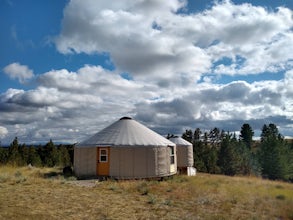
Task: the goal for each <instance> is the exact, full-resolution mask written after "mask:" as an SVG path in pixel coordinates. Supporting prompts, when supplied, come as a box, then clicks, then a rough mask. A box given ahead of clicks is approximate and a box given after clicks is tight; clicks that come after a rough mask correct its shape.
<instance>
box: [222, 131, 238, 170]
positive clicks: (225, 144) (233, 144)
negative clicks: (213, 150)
mask: <svg viewBox="0 0 293 220" xmlns="http://www.w3.org/2000/svg"><path fill="white" fill-rule="evenodd" d="M237 145H238V142H237V140H236V139H235V138H231V135H230V134H229V133H228V134H226V135H225V136H224V138H223V140H222V142H221V147H220V152H219V161H218V164H219V167H220V169H221V171H222V173H223V174H225V175H229V176H234V175H236V174H239V173H240V169H241V162H242V158H241V155H240V152H239V151H237Z"/></svg>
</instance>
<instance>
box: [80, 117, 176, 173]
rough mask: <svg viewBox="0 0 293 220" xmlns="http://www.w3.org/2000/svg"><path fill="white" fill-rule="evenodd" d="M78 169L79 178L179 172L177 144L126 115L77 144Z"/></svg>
mask: <svg viewBox="0 0 293 220" xmlns="http://www.w3.org/2000/svg"><path fill="white" fill-rule="evenodd" d="M74 172H75V175H76V176H77V177H78V178H85V177H93V176H97V177H111V178H114V179H139V178H156V177H165V176H171V175H174V174H176V173H177V163H176V145H175V144H174V143H173V142H171V141H169V140H168V139H166V138H164V137H163V136H161V135H159V134H157V133H156V132H154V131H152V130H151V129H149V128H147V127H146V126H144V125H142V124H140V123H139V122H137V121H135V120H134V119H132V118H129V117H123V118H121V119H120V120H118V121H116V122H114V123H113V124H111V125H109V126H108V127H106V128H105V129H103V130H101V131H100V132H98V133H96V134H94V135H93V136H92V137H90V138H88V139H86V140H84V141H83V142H81V143H79V144H77V145H76V146H75V148H74Z"/></svg>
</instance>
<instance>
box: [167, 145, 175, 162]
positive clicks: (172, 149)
mask: <svg viewBox="0 0 293 220" xmlns="http://www.w3.org/2000/svg"><path fill="white" fill-rule="evenodd" d="M168 147H169V149H170V163H171V164H174V163H175V155H174V147H173V146H168Z"/></svg>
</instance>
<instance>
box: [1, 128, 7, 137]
mask: <svg viewBox="0 0 293 220" xmlns="http://www.w3.org/2000/svg"><path fill="white" fill-rule="evenodd" d="M7 134H8V130H7V128H5V127H3V126H0V138H4V137H5V136H6V135H7Z"/></svg>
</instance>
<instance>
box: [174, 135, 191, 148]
mask: <svg viewBox="0 0 293 220" xmlns="http://www.w3.org/2000/svg"><path fill="white" fill-rule="evenodd" d="M169 140H170V141H172V142H173V143H174V144H176V145H177V146H192V143H190V142H189V141H187V140H185V139H183V138H182V137H171V138H169Z"/></svg>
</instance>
